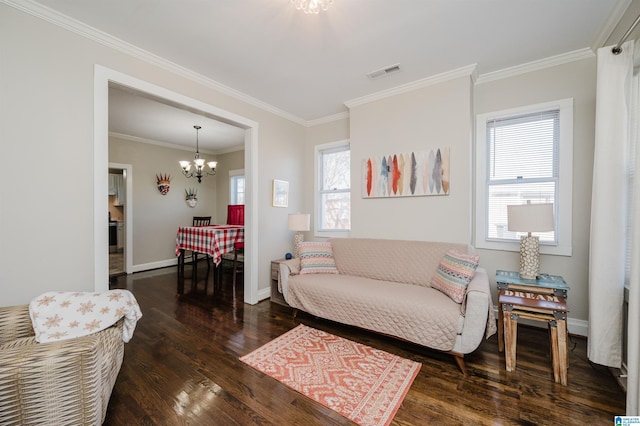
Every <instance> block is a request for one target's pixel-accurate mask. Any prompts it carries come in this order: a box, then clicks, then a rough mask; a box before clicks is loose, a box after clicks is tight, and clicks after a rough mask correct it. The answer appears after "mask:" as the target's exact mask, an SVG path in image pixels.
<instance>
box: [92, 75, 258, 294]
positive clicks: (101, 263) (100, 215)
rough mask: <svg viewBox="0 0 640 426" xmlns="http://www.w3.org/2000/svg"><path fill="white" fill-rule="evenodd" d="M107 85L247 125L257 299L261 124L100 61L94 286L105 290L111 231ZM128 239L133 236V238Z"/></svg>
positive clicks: (251, 279)
mask: <svg viewBox="0 0 640 426" xmlns="http://www.w3.org/2000/svg"><path fill="white" fill-rule="evenodd" d="M109 84H116V85H120V86H123V87H127V88H131V89H133V90H135V91H138V92H141V93H145V94H147V95H149V96H151V97H153V98H157V99H160V100H164V101H166V103H167V104H171V105H180V106H182V107H184V108H186V109H189V110H191V111H194V112H197V113H201V114H203V115H205V116H208V117H212V118H215V119H218V120H220V121H222V122H225V123H229V124H232V125H234V126H237V127H239V128H242V129H244V132H245V136H244V141H245V150H244V156H245V161H244V163H245V179H246V182H245V184H246V200H245V205H246V206H247V210H246V217H245V258H246V263H245V280H244V283H245V284H244V285H245V290H244V301H245V303H249V304H255V303H257V302H258V301H259V300H258V274H257V269H258V268H257V263H258V262H257V261H258V254H257V227H258V220H257V218H258V203H257V198H258V196H257V192H256V191H255V188H257V160H258V149H257V128H258V123H256V122H254V121H251V120H249V119H246V118H244V117H241V116H239V115H236V114H233V113H230V112H228V111H225V110H222V109H220V108H217V107H215V106H212V105H209V104H206V103H203V102H201V101H198V100H195V99H192V98H189V97H186V96H184V95H181V94H179V93H176V92H172V91H170V90H167V89H165V88H162V87H159V86H156V85H153V84H151V83H148V82H145V81H143V80H139V79H137V78H134V77H131V76H128V75H125V74H122V73H120V72H117V71H114V70H110V69H108V68H105V67H102V66H100V65H96V66H95V73H94V111H95V114H94V153H95V154H94V207H95V208H94V223H95V224H96V226H94V240H95V262H94V264H95V276H94V279H95V287H96V291H106V290H108V288H109V283H108V247H109V246H108V230H107V228H106V227H104V226H102V227H101V226H98V224H100V223H102V224H104V223H105V222H106V221H107V217H106V216H107V213H104V212H106V211H108V208H107V200H108V198H107V196H106V194H105V192H106V188H107V187H108V182H107V180H108V176H107V174H106V173H104V172H101V171H104V170H107V169H108V144H109V118H108V115H109V110H108V93H109ZM129 241H130V239H129Z"/></svg>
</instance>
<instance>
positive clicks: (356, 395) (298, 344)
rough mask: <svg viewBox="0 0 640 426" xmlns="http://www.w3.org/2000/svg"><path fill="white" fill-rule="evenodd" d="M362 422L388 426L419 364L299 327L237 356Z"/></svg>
mask: <svg viewBox="0 0 640 426" xmlns="http://www.w3.org/2000/svg"><path fill="white" fill-rule="evenodd" d="M240 360H241V361H243V362H245V363H246V364H248V365H250V366H252V367H253V368H255V369H257V370H259V371H261V372H263V373H265V374H267V375H268V376H271V377H273V378H274V379H276V380H278V381H280V382H281V383H284V384H285V385H287V386H289V387H290V388H292V389H295V390H296V391H298V392H300V393H302V394H303V395H306V396H308V397H309V398H311V399H313V400H314V401H317V402H319V403H320V404H322V405H324V406H326V407H328V408H331V409H332V410H334V411H336V412H338V413H340V414H341V415H343V416H344V417H346V418H348V419H350V420H352V421H354V422H356V423H358V424H360V425H388V424H389V423H391V420H392V419H393V416H394V415H395V413H396V412H397V411H398V408H400V404H402V400H403V399H404V397H405V395H406V394H407V391H408V390H409V387H410V386H411V384H412V383H413V380H414V379H415V377H416V375H417V374H418V372H419V371H420V367H421V366H422V364H420V363H418V362H414V361H411V360H408V359H405V358H401V357H399V356H396V355H392V354H390V353H387V352H384V351H381V350H378V349H375V348H371V347H369V346H365V345H361V344H359V343H356V342H352V341H350V340H347V339H344V338H342V337H338V336H334V335H332V334H329V333H326V332H324V331H320V330H316V329H314V328H311V327H307V326H305V325H299V326H297V327H296V328H294V329H293V330H290V331H288V332H286V333H285V334H283V335H282V336H280V337H277V338H276V339H274V340H272V341H271V342H269V343H267V344H266V345H264V346H262V347H260V348H258V349H256V350H255V351H253V352H251V353H250V354H248V355H245V356H243V357H241V358H240Z"/></svg>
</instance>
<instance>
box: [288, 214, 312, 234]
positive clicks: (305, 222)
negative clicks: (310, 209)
mask: <svg viewBox="0 0 640 426" xmlns="http://www.w3.org/2000/svg"><path fill="white" fill-rule="evenodd" d="M310 224H311V215H310V214H309V213H292V214H290V215H289V220H288V224H287V228H288V229H289V230H290V231H308V230H309V229H310Z"/></svg>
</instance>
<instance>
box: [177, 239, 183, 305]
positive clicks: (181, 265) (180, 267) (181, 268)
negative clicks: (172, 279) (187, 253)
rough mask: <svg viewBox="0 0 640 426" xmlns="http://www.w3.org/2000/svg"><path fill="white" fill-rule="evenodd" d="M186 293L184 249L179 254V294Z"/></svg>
mask: <svg viewBox="0 0 640 426" xmlns="http://www.w3.org/2000/svg"><path fill="white" fill-rule="evenodd" d="M183 294H184V249H180V254H179V255H178V295H183Z"/></svg>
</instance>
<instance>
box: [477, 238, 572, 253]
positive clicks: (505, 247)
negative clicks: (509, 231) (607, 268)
mask: <svg viewBox="0 0 640 426" xmlns="http://www.w3.org/2000/svg"><path fill="white" fill-rule="evenodd" d="M475 248H477V249H486V250H500V251H514V252H519V251H520V242H519V241H518V242H516V241H514V242H504V241H477V242H476V245H475ZM572 252H573V250H572V247H571V246H563V245H557V246H553V245H548V244H544V243H541V244H540V254H548V255H552V256H571V255H572Z"/></svg>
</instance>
